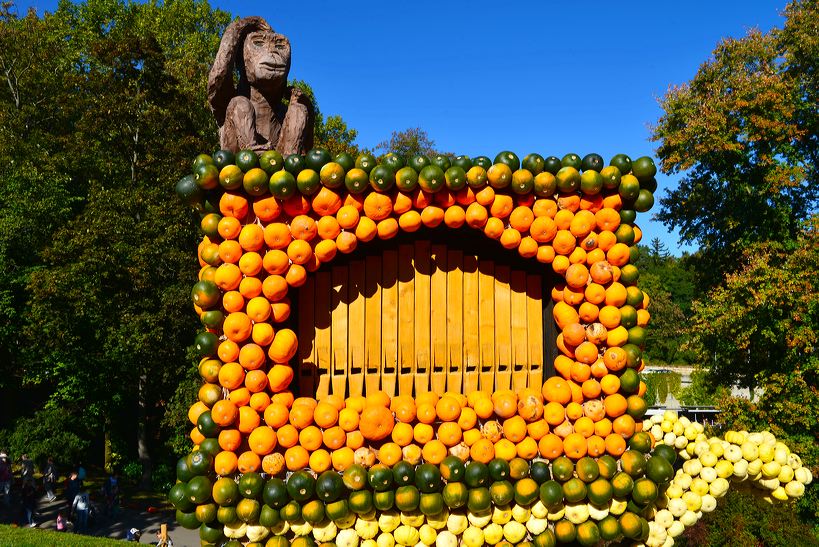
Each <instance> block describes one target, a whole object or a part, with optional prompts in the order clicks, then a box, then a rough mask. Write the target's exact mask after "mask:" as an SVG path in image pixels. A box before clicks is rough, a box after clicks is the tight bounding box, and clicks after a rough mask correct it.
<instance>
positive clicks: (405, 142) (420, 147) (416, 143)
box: [375, 127, 447, 159]
mask: <svg viewBox="0 0 819 547" xmlns="http://www.w3.org/2000/svg"><path fill="white" fill-rule="evenodd" d="M375 149H376V150H377V151H380V152H383V153H385V154H386V153H388V152H394V153H396V154H398V155H399V156H401V157H403V158H405V159H410V158H411V157H413V156H418V155H426V156H430V157H432V156H437V155H439V154H441V155H447V154H444V153H442V152H440V151H438V150H437V149H436V147H435V141H434V140H432V139H431V138H430V137H429V135H428V134H427V132H426V131H424V130H423V129H421V128H420V127H411V128H409V129H405V130H404V131H393V132H392V135H391V136H390V138H389V139H387V140H385V141H383V142H381V143H379V144H378V145H377V146H376V147H375Z"/></svg>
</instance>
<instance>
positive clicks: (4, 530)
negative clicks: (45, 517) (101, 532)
mask: <svg viewBox="0 0 819 547" xmlns="http://www.w3.org/2000/svg"><path fill="white" fill-rule="evenodd" d="M122 544H123V542H122V541H119V540H116V539H109V538H98V537H92V536H82V535H79V534H69V533H65V532H63V533H59V532H54V531H51V530H38V529H36V528H17V527H15V526H5V525H0V545H3V546H4V547H29V546H31V547H54V546H55V545H59V546H60V547H86V546H91V547H121V546H122Z"/></svg>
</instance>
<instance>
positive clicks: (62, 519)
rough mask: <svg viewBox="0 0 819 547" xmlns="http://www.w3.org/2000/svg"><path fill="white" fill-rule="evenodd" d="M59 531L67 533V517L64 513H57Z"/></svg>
mask: <svg viewBox="0 0 819 547" xmlns="http://www.w3.org/2000/svg"><path fill="white" fill-rule="evenodd" d="M57 531H58V532H65V517H64V516H63V514H62V512H60V513H57Z"/></svg>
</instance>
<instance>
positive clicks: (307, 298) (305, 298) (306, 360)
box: [297, 276, 318, 395]
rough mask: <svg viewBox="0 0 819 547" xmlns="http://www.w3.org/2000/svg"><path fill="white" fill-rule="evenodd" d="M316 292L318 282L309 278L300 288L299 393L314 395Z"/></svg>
mask: <svg viewBox="0 0 819 547" xmlns="http://www.w3.org/2000/svg"><path fill="white" fill-rule="evenodd" d="M315 292H316V280H315V278H314V277H313V276H308V277H307V280H306V281H305V282H304V285H302V286H301V287H300V288H299V292H298V295H299V296H298V300H297V302H298V309H299V329H298V333H299V334H298V336H299V359H298V362H299V365H298V369H297V370H298V372H299V393H306V394H310V395H313V394H314V393H315V391H314V390H315V388H316V379H317V372H318V371H317V370H316V361H315V359H316V351H315V328H316V327H315V319H314V313H315Z"/></svg>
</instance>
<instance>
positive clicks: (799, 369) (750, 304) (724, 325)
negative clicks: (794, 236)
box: [692, 230, 819, 388]
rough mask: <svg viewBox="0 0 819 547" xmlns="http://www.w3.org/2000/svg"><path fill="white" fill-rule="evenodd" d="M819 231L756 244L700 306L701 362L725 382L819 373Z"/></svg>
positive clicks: (697, 338) (696, 327) (746, 383)
mask: <svg viewBox="0 0 819 547" xmlns="http://www.w3.org/2000/svg"><path fill="white" fill-rule="evenodd" d="M817 276H819V235H817V232H816V231H815V230H810V231H808V232H806V233H805V234H804V235H803V236H801V237H800V238H799V239H798V240H796V241H795V242H794V244H793V245H788V244H783V243H779V242H773V241H772V242H767V243H760V244H757V245H754V246H752V247H750V248H749V249H748V250H747V251H746V253H745V254H744V255H743V257H742V261H741V264H740V268H739V270H738V271H737V272H735V273H732V274H729V275H728V276H727V277H726V279H725V282H724V283H723V284H722V285H721V286H719V287H716V288H714V289H713V290H712V291H711V292H710V293H709V295H708V298H707V299H703V300H700V301H698V302H696V303H695V304H694V315H693V317H694V323H693V329H692V333H693V336H694V342H695V343H696V345H697V346H698V347H699V351H700V355H701V360H702V361H701V362H703V363H706V364H708V365H709V367H710V371H711V375H712V377H713V378H714V379H715V380H716V381H718V382H720V383H722V384H724V385H732V384H734V383H736V384H738V385H741V386H743V387H749V388H753V387H756V386H757V385H758V384H759V383H760V381H761V380H763V379H764V378H765V377H767V376H770V375H771V374H774V373H783V374H795V375H804V376H805V377H806V379H808V381H810V382H811V383H812V384H813V385H814V386H815V385H816V374H817V372H819V355H818V354H817V350H818V349H819V347H817V344H819V330H817V325H819V281H817V279H819V277H817Z"/></svg>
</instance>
